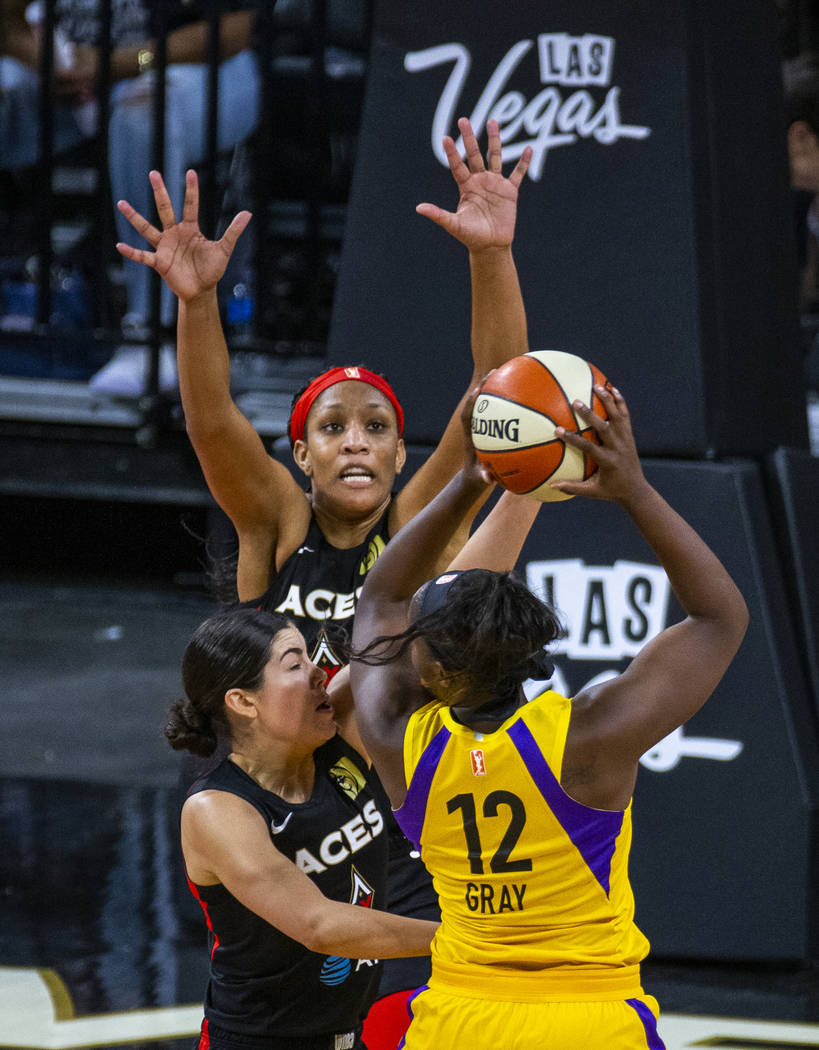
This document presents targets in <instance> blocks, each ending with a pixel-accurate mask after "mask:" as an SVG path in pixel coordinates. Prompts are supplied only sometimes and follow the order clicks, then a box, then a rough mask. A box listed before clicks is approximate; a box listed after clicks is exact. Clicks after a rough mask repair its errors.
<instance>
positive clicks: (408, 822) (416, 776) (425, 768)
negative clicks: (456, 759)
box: [393, 726, 450, 849]
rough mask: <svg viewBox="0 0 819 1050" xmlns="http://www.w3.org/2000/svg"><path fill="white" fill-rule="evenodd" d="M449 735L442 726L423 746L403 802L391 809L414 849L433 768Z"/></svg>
mask: <svg viewBox="0 0 819 1050" xmlns="http://www.w3.org/2000/svg"><path fill="white" fill-rule="evenodd" d="M449 737H450V732H449V730H448V729H447V728H446V726H442V727H441V728H440V729H439V730H438V732H437V733H436V734H435V736H434V737H433V738H432V740H430V742H429V743H428V744H427V746H426V747H425V748H424V752H423V754H422V755H421V757H420V758H419V759H418V765H417V766H416V767H415V772H414V773H413V774H412V780H411V781H410V783H409V785H408V786H407V796H406V798H405V799H404V804H403V805H402V806H401V808H400V809H396V810H394V811H393V815H394V817H395V819H396V821H397V822H398V826H399V827H400V828H401V830H402V831H403V832H404V834H405V835H406V837H407V838H408V839H409V840H410V842H411V843H412V844H413V845H414V846H415V848H416V849H419V848H420V846H419V843H420V842H421V829H422V828H423V826H424V817H425V816H426V812H427V800H428V799H429V789H430V788H431V787H432V778H433V777H434V776H435V770H436V769H437V768H438V762H439V761H440V758H441V755H442V754H443V753H444V748H445V747H446V745H447V743H448V742H449Z"/></svg>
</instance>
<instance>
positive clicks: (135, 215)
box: [117, 201, 162, 258]
mask: <svg viewBox="0 0 819 1050" xmlns="http://www.w3.org/2000/svg"><path fill="white" fill-rule="evenodd" d="M117 211H118V212H119V213H120V214H121V215H123V216H124V217H125V218H126V219H127V220H128V222H130V224H131V225H132V226H133V228H134V229H135V230H136V232H137V233H138V234H139V235H140V236H141V237H144V239H145V240H146V241H147V242H148V244H150V245H153V247H154V248H155V247H156V246H157V244H159V238H160V237H161V236H162V234H161V233H160V232H159V230H158V229H157V228H156V226H152V225H151V223H149V222H148V220H147V219H146V218H145V216H144V215H140V213H139V212H138V211H137V210H136V208H133V207H132V206H131V205H130V204H129V203H128V201H117ZM117 248H119V245H117ZM129 258H130V256H129Z"/></svg>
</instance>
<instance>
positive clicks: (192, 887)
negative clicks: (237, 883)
mask: <svg viewBox="0 0 819 1050" xmlns="http://www.w3.org/2000/svg"><path fill="white" fill-rule="evenodd" d="M185 878H186V879H187V880H188V889H189V890H190V891H191V893H192V894H193V895H194V897H195V898H196V899H197V900H198V901H199V907H200V908H201V909H202V911H203V912H204V913H205V923H206V924H207V927H208V930H210V932H211V933H212V934H213V948H211V952H210V957H211V959H212V958H213V953H214V952H215V951H216V949H217V948H218V947H219V935H218V934H217V933H216V931H215V930H214V928H213V923H212V922H211V921H210V912H209V911H208V905H207V902H206V901H203V900H202V898H201V897H200V896H199V890H198V889H197V888H196V886H195V884H194V883H192V882H191V880H190V879H189V878H188V876H187V875H186V876H185ZM206 1023H207V1022H206ZM208 1045H209V1044H208ZM200 1050H202V1048H201V1047H200Z"/></svg>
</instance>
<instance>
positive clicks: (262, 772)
mask: <svg viewBox="0 0 819 1050" xmlns="http://www.w3.org/2000/svg"><path fill="white" fill-rule="evenodd" d="M229 757H230V760H231V762H234V763H235V764H236V765H237V766H238V767H239V768H240V769H242V770H244V772H245V773H247V775H248V776H249V777H250V778H251V779H252V780H255V781H256V783H257V784H258V785H259V787H262V788H264V790H265V791H270V792H272V793H273V794H274V795H278V796H279V798H283V799H284V800H285V801H286V802H293V803H299V802H307V801H308V800H309V799H310V796H311V795H312V794H313V786H314V784H315V779H316V766H315V762H314V760H313V755H312V753H310V754H309V755H304V756H301V757H299V758H289V757H275V758H274V757H271V756H270V755H254V754H253V753H252V752H251V751H240V750H236V749H234V750H233V751H232V752H231V754H230V756H229Z"/></svg>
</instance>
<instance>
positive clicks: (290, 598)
mask: <svg viewBox="0 0 819 1050" xmlns="http://www.w3.org/2000/svg"><path fill="white" fill-rule="evenodd" d="M276 612H278V613H292V614H293V615H294V616H304V609H303V608H302V606H301V591H300V589H299V585H298V584H297V583H293V584H291V585H290V589H289V590H288V592H287V596H286V597H285V599H284V601H283V602H281V603H280V604H279V605H277V606H276Z"/></svg>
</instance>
